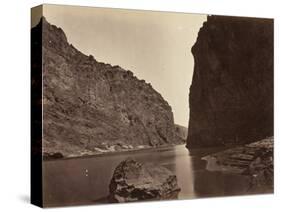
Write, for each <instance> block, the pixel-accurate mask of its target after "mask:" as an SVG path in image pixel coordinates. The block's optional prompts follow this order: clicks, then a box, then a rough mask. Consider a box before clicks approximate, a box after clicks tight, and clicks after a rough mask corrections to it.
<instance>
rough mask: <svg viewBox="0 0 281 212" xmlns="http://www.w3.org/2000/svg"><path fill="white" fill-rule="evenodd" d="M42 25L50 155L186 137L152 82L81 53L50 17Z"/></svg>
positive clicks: (46, 135) (47, 152) (126, 147)
mask: <svg viewBox="0 0 281 212" xmlns="http://www.w3.org/2000/svg"><path fill="white" fill-rule="evenodd" d="M40 27H42V30H43V38H42V39H43V40H42V43H43V47H42V48H43V49H42V54H43V64H42V65H43V66H42V68H43V108H44V109H43V119H44V123H43V133H44V136H43V151H44V153H45V155H46V157H47V156H48V155H54V154H56V153H60V154H62V155H63V156H64V157H71V156H81V155H89V154H96V153H103V152H108V151H121V150H131V149H135V148H138V147H140V148H144V147H156V146H162V145H171V144H178V143H180V142H182V139H180V138H179V137H178V136H177V135H176V133H175V127H174V120H173V113H172V110H171V107H170V106H169V104H168V103H167V102H166V101H165V100H164V99H163V97H162V96H161V95H160V94H159V93H158V92H157V91H155V90H154V89H153V88H152V86H151V85H150V84H149V83H146V82H145V81H144V80H139V79H137V77H136V76H134V74H133V73H132V72H131V71H128V70H124V69H123V68H121V67H119V66H112V65H110V64H105V63H102V62H98V61H96V59H95V58H94V57H93V56H92V55H90V56H87V55H85V54H83V53H81V52H80V51H79V50H77V49H76V48H75V47H74V46H73V45H72V44H69V43H68V41H67V37H66V35H65V33H64V32H63V30H62V29H61V28H58V27H56V26H54V25H51V24H50V23H48V22H47V21H46V19H45V18H42V19H41V21H40V23H39V24H38V25H37V26H36V27H34V28H33V29H32V33H42V32H41V31H40V30H37V29H38V28H40ZM34 42H35V41H34ZM89 45H91V44H89Z"/></svg>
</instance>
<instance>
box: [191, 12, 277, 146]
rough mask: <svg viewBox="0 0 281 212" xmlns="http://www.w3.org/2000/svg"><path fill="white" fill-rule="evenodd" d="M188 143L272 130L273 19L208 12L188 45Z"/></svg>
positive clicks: (251, 137)
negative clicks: (191, 71)
mask: <svg viewBox="0 0 281 212" xmlns="http://www.w3.org/2000/svg"><path fill="white" fill-rule="evenodd" d="M192 53H193V55H194V60H195V66H194V74H193V79H192V85H191V87H190V95H189V102H190V104H189V105H190V120H189V130H188V137H187V147H188V148H200V147H211V146H221V145H227V144H242V143H249V142H253V141H257V140H259V139H263V138H265V137H267V136H272V135H273V20H272V19H258V18H244V17H226V16H208V18H207V21H206V22H205V23H204V24H203V27H202V28H201V29H200V31H199V34H198V38H197V41H196V43H195V45H194V46H193V48H192Z"/></svg>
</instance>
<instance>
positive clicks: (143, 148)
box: [43, 144, 184, 161]
mask: <svg viewBox="0 0 281 212" xmlns="http://www.w3.org/2000/svg"><path fill="white" fill-rule="evenodd" d="M178 145H184V144H173V145H172V144H169V145H162V146H160V147H151V146H143V145H141V146H137V147H133V148H126V149H125V148H124V149H118V151H116V150H114V149H113V148H112V147H110V148H107V149H105V150H103V151H81V152H77V154H71V155H63V154H62V153H61V152H50V153H49V152H44V153H43V160H44V161H49V160H58V159H60V160H61V159H73V158H81V157H85V158H86V157H94V156H95V157H98V156H107V155H112V154H123V153H130V152H138V151H150V150H155V149H158V150H165V149H167V148H171V147H174V146H178Z"/></svg>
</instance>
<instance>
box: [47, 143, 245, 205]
mask: <svg viewBox="0 0 281 212" xmlns="http://www.w3.org/2000/svg"><path fill="white" fill-rule="evenodd" d="M216 151H219V149H208V150H206V149H204V150H196V151H194V152H192V153H190V152H189V151H188V150H187V149H186V148H185V146H184V145H179V146H176V147H170V148H166V149H153V150H144V151H138V152H131V153H122V154H112V155H106V156H102V157H94V156H93V157H88V158H76V159H67V160H54V161H45V162H44V163H43V182H44V184H43V186H44V194H43V197H44V203H45V205H46V206H63V205H80V204H95V203H101V202H104V201H105V197H106V196H107V195H108V186H109V183H110V180H111V177H112V174H113V171H114V169H115V167H116V166H117V165H118V164H119V163H120V162H121V161H123V160H125V159H126V158H127V157H133V158H135V159H137V160H138V161H140V162H145V163H154V164H159V165H163V166H165V167H166V168H168V169H169V170H171V171H172V172H173V173H175V175H176V176H177V179H178V184H179V187H180V188H181V192H180V194H179V199H190V198H196V197H213V196H225V195H238V194H246V193H247V189H248V188H249V182H248V179H247V178H246V177H243V176H240V175H233V174H224V173H221V172H209V171H207V170H206V169H205V167H206V162H205V161H203V160H201V157H202V156H204V155H206V154H209V153H211V152H216Z"/></svg>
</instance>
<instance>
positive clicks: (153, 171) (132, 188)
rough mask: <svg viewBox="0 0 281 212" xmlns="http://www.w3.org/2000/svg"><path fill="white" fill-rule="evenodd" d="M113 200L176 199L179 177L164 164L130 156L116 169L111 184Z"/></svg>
mask: <svg viewBox="0 0 281 212" xmlns="http://www.w3.org/2000/svg"><path fill="white" fill-rule="evenodd" d="M109 190H110V195H109V201H111V202H132V201H142V200H163V199H176V198H177V196H178V193H179V191H180V188H179V187H178V184H177V177H176V176H175V175H174V174H173V173H171V171H169V170H168V169H167V168H165V167H163V166H156V165H153V164H142V163H139V162H137V161H136V160H134V159H131V158H128V159H126V160H125V161H123V162H121V163H120V164H119V165H118V166H117V167H116V169H115V171H114V174H113V177H112V179H111V182H110V186H109Z"/></svg>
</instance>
